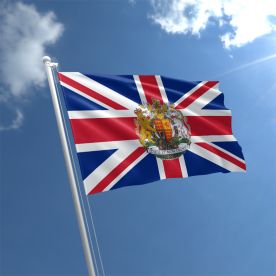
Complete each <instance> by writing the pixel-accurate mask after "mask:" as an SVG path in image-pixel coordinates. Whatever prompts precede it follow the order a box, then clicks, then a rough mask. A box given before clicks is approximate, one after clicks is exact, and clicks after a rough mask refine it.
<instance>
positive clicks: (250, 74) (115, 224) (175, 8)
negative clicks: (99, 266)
mask: <svg viewBox="0 0 276 276" xmlns="http://www.w3.org/2000/svg"><path fill="white" fill-rule="evenodd" d="M186 2H187V3H188V4H187V5H186ZM186 2H185V1H176V0H172V1H167V6H166V5H165V2H164V1H162V0H160V1H157V0H156V1H146V0H145V1H138V0H137V1H115V0H114V1H85V0H82V1H65V0H60V1H24V2H21V4H18V3H17V2H13V1H11V2H9V3H8V2H5V1H4V2H3V3H2V4H1V5H2V9H1V10H2V11H1V13H0V15H1V23H2V24H1V26H2V27H0V32H1V37H3V38H4V39H2V40H1V42H0V44H1V46H0V60H1V63H2V68H1V70H0V80H1V85H0V90H1V93H0V108H1V109H0V110H1V113H0V116H1V117H0V120H1V123H0V129H1V132H0V177H1V178H0V185H1V186H0V187H1V193H0V194H1V203H0V204H1V205H0V208H1V209H0V212H1V213H0V214H1V222H0V223H1V227H0V234H1V236H0V241H1V243H0V254H1V255H0V260H1V263H0V269H1V270H0V274H1V275H86V266H85V261H84V257H83V252H82V247H81V241H80V235H79V230H78V225H77V221H76V215H75V211H74V207H73V201H72V197H71V193H70V188H69V183H68V179H67V174H66V170H65V163H64V159H63V155H62V151H61V145H60V141H59V136H58V131H57V125H56V122H55V117H54V112H53V107H52V103H51V98H50V92H49V89H48V86H47V83H46V82H45V73H44V71H43V68H42V63H41V58H42V56H43V55H44V54H48V55H50V56H52V57H53V58H54V59H55V60H57V61H58V62H59V64H60V70H61V71H81V72H89V73H104V74H139V73H141V74H161V75H165V76H170V77H174V78H181V79H186V80H214V79H218V80H219V81H220V82H221V84H220V89H221V90H222V91H223V92H224V94H225V104H226V106H227V107H228V108H230V109H231V110H232V114H233V130H234V134H235V136H236V137H237V139H238V141H239V143H240V145H241V146H242V147H243V153H244V155H245V159H246V162H247V167H248V171H247V173H246V174H239V173H233V174H226V175H224V174H214V175H208V176H198V177H192V178H190V179H184V180H181V179H179V180H171V181H163V182H155V183H153V184H149V185H143V186H139V187H130V188H123V189H118V190H115V191H111V192H106V193H101V194H97V195H95V196H92V197H89V203H90V204H91V206H92V209H93V216H94V222H95V226H96V231H97V236H98V242H99V247H100V251H101V257H102V262H103V266H104V270H105V274H106V275H189V276H190V275H197V276H198V275H202V276H204V275H231V276H232V275H233V276H234V275H235V276H238V275H250V276H251V275H260V276H264V275H275V274H276V264H275V259H276V238H275V231H276V220H275V210H276V202H275V195H276V188H275V183H276V157H275V147H276V139H275V137H276V128H275V123H276V112H275V100H276V81H275V73H276V69H275V68H276V67H275V62H276V59H275V54H276V36H275V32H274V31H273V30H274V29H275V26H273V24H272V23H270V22H273V20H274V19H275V17H273V16H275V15H276V12H275V10H273V8H272V5H271V3H272V1H267V3H266V5H262V4H260V3H261V2H259V1H256V3H258V5H257V4H256V5H255V4H252V3H251V4H249V5H250V6H248V7H242V6H239V5H241V3H240V1H238V0H236V1H229V3H232V6H231V5H230V4H229V5H228V6H221V5H220V4H218V3H220V2H219V1H218V2H216V3H217V4H216V5H214V6H213V7H214V8H213V9H212V10H208V11H207V12H206V8H205V6H204V5H203V4H202V3H203V2H202V1H198V3H199V4H198V5H195V4H194V2H193V1H186ZM185 5H186V6H185ZM264 6H265V8H264ZM262 7H263V8H262ZM187 8H189V9H192V13H190V14H189V13H188V14H187V13H185V12H188V11H189V9H188V10H187ZM221 8H223V9H224V14H221ZM242 11H243V12H244V13H242ZM256 11H258V12H257V13H256ZM49 12H50V13H49ZM201 12H203V13H204V14H205V16H206V14H207V16H206V17H207V19H206V18H205V19H204V20H203V19H202V16H201ZM183 14H184V15H185V16H187V18H186V20H185V18H183ZM256 14H257V15H258V16H256ZM241 18H242V19H243V20H241ZM231 20H232V21H231ZM269 20H271V21H269ZM3 22H4V23H5V24H4V23H3ZM244 22H247V23H248V24H246V25H244ZM274 22H275V20H274ZM246 28H247V29H246ZM235 31H236V33H235ZM227 34H228V35H227ZM249 34H250V35H249Z"/></svg>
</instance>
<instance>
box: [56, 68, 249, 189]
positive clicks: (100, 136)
mask: <svg viewBox="0 0 276 276" xmlns="http://www.w3.org/2000/svg"><path fill="white" fill-rule="evenodd" d="M58 77H59V81H60V84H61V86H62V94H63V96H64V99H65V104H66V108H67V112H68V116H69V119H70V125H71V128H72V133H73V138H74V143H75V146H76V151H77V155H78V160H79V165H80V170H81V174H82V179H83V183H84V188H85V191H86V193H87V194H95V193H99V192H104V191H108V190H112V189H117V188H121V187H124V186H131V185H140V184H145V183H149V182H153V181H157V180H163V179H168V178H187V177H189V176H194V175H206V174H210V173H216V172H222V173H228V172H244V171H245V170H246V164H245V161H244V157H243V154H242V151H241V147H240V146H239V144H238V142H237V140H236V138H235V137H234V136H233V133H232V126H231V120H232V117H231V111H230V110H229V109H227V108H226V107H225V106H224V95H223V93H222V92H221V91H219V82H218V81H194V82H190V81H183V80H177V79H173V78H168V77H164V76H158V75H156V76H154V75H153V76H145V75H88V74H82V73H77V72H69V73H68V72H59V73H58Z"/></svg>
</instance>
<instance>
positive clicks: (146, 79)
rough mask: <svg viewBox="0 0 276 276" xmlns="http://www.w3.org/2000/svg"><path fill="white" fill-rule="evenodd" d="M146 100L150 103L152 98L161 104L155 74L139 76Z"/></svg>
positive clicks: (161, 100)
mask: <svg viewBox="0 0 276 276" xmlns="http://www.w3.org/2000/svg"><path fill="white" fill-rule="evenodd" d="M139 78H140V82H141V84H142V87H143V90H144V93H145V96H146V99H147V102H148V103H150V104H152V98H154V99H156V100H159V101H160V103H162V104H163V99H162V95H161V93H160V89H159V86H158V83H157V81H156V78H155V76H139Z"/></svg>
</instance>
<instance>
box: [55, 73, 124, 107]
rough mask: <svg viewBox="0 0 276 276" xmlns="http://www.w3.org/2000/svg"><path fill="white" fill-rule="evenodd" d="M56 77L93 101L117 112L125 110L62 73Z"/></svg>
mask: <svg viewBox="0 0 276 276" xmlns="http://www.w3.org/2000/svg"><path fill="white" fill-rule="evenodd" d="M58 77H59V80H60V81H62V82H64V83H66V84H68V85H70V86H72V87H73V88H75V89H77V90H79V91H81V92H82V93H84V94H86V95H88V96H90V97H92V98H94V99H96V100H98V101H100V102H102V103H104V104H106V105H108V106H110V107H111V108H114V109H117V110H122V109H123V110H125V109H127V108H126V107H124V106H122V105H120V104H118V103H116V102H114V101H112V100H111V99H109V98H107V97H105V96H103V95H101V94H99V93H97V92H96V91H94V90H92V89H90V88H88V87H86V86H84V85H82V84H80V83H78V82H76V81H74V80H72V79H70V78H68V77H67V76H65V75H63V74H62V73H58Z"/></svg>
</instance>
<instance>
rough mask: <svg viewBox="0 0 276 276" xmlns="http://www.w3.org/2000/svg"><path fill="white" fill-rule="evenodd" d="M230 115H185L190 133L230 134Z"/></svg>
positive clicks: (200, 134)
mask: <svg viewBox="0 0 276 276" xmlns="http://www.w3.org/2000/svg"><path fill="white" fill-rule="evenodd" d="M231 118H232V117H231V116H187V119H188V120H187V123H188V124H189V125H190V128H191V135H195V136H197V135H199V136H202V135H228V134H232V124H231Z"/></svg>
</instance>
